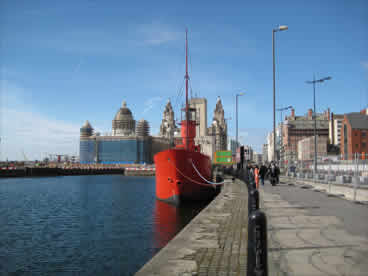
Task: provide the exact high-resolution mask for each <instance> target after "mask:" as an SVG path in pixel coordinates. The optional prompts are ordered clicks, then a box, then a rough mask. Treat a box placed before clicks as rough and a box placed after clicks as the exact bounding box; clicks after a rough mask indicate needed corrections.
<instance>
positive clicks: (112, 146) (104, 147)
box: [80, 102, 170, 164]
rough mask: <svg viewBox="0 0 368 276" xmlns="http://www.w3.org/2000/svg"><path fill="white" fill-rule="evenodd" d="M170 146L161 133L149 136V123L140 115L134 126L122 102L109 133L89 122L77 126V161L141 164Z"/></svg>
mask: <svg viewBox="0 0 368 276" xmlns="http://www.w3.org/2000/svg"><path fill="white" fill-rule="evenodd" d="M169 147H170V140H169V139H168V138H165V137H152V136H150V131H149V123H148V122H147V121H146V120H144V119H142V120H140V121H139V122H138V124H137V126H136V121H135V120H134V117H133V114H132V112H131V111H130V109H129V108H128V107H127V104H126V102H123V104H122V107H121V108H120V109H119V110H118V112H117V113H116V115H115V117H114V119H113V120H112V133H111V135H109V134H105V135H100V134H99V133H94V130H93V127H92V126H91V124H90V123H89V122H88V121H86V123H85V124H84V125H83V126H82V127H81V129H80V163H82V164H88V163H101V164H133V163H136V164H143V163H152V162H153V155H154V154H155V153H157V152H159V151H161V150H164V149H167V148H169Z"/></svg>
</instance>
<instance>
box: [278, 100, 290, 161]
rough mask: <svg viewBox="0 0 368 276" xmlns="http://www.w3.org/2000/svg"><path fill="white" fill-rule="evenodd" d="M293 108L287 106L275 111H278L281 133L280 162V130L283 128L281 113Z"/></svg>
mask: <svg viewBox="0 0 368 276" xmlns="http://www.w3.org/2000/svg"><path fill="white" fill-rule="evenodd" d="M291 108H293V107H292V106H291V105H289V106H287V107H281V108H278V109H277V111H280V128H281V132H280V160H281V147H282V138H283V136H282V128H283V123H282V122H283V120H282V112H283V111H285V110H288V109H291Z"/></svg>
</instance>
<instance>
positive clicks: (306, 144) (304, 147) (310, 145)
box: [298, 136, 328, 161]
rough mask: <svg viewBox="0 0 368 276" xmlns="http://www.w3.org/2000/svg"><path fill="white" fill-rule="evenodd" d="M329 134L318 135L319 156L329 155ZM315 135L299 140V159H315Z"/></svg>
mask: <svg viewBox="0 0 368 276" xmlns="http://www.w3.org/2000/svg"><path fill="white" fill-rule="evenodd" d="M327 143H328V137H327V136H317V157H320V158H322V157H324V156H327ZM314 148H315V147H314V136H310V137H307V138H304V139H302V140H300V141H298V160H299V161H313V160H314Z"/></svg>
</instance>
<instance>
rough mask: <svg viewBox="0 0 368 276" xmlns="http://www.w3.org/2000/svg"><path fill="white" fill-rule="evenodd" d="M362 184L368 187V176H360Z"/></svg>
mask: <svg viewBox="0 0 368 276" xmlns="http://www.w3.org/2000/svg"><path fill="white" fill-rule="evenodd" d="M360 184H363V185H368V176H360Z"/></svg>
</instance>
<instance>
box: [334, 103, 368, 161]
mask: <svg viewBox="0 0 368 276" xmlns="http://www.w3.org/2000/svg"><path fill="white" fill-rule="evenodd" d="M340 149H341V154H342V155H343V157H344V159H353V158H354V154H355V153H359V154H361V153H368V108H367V109H363V110H362V111H361V112H360V113H359V112H353V113H348V114H345V116H344V120H343V123H342V131H341V144H340Z"/></svg>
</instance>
